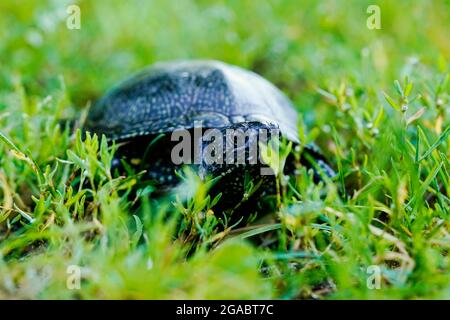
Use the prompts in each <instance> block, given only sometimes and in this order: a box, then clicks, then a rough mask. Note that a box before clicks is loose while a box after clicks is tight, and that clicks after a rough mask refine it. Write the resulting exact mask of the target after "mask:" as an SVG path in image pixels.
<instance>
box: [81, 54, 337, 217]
mask: <svg viewBox="0 0 450 320" xmlns="http://www.w3.org/2000/svg"><path fill="white" fill-rule="evenodd" d="M297 119H298V112H297V111H296V109H295V108H294V106H293V103H292V102H291V101H290V100H289V98H288V97H287V96H286V95H285V94H284V93H283V92H282V91H281V90H280V89H278V88H277V87H276V86H275V85H273V84H272V83H271V82H269V81H268V80H266V79H265V78H263V77H262V76H260V75H258V74H256V73H254V72H252V71H250V70H246V69H244V68H241V67H238V66H234V65H230V64H227V63H224V62H221V61H216V60H180V61H169V62H158V63H155V64H153V65H151V66H149V67H147V68H145V69H143V70H142V71H140V72H138V73H136V74H134V75H132V76H131V77H129V78H127V79H126V80H124V81H122V82H120V83H119V84H117V85H116V86H115V87H113V88H112V89H111V90H110V91H108V92H107V93H106V94H105V95H104V96H103V97H102V98H101V99H100V100H99V101H98V102H97V103H96V104H95V105H94V107H93V108H92V109H91V110H90V111H89V113H88V116H87V119H86V122H85V125H84V129H85V131H87V132H91V133H96V134H98V135H103V134H104V135H105V136H106V137H107V138H108V139H109V140H114V141H116V142H119V145H120V147H119V149H118V151H117V152H116V155H115V158H114V160H113V167H115V168H118V170H123V164H124V163H128V164H131V166H134V167H137V168H139V169H144V170H145V172H146V176H145V177H146V179H148V180H151V181H153V182H154V183H155V184H156V185H157V186H158V188H157V190H170V189H172V188H174V187H175V186H176V185H177V184H178V183H179V178H178V175H177V169H179V167H180V166H179V165H177V164H174V161H173V150H174V147H175V146H176V145H177V143H178V141H174V139H173V134H174V132H181V131H183V130H184V131H187V132H189V133H193V135H194V136H195V132H194V131H195V130H197V129H198V127H199V126H198V124H199V123H200V124H201V128H200V131H201V136H202V137H204V135H205V134H207V131H208V130H209V131H210V130H211V129H215V130H216V132H215V133H222V134H223V137H224V140H223V141H222V143H223V145H225V146H226V148H228V149H231V151H232V152H241V151H242V150H244V151H243V152H244V163H239V164H236V163H231V164H230V163H223V162H221V163H205V162H204V161H201V162H200V163H197V164H195V165H193V166H194V167H195V169H196V170H197V172H198V173H199V175H200V176H201V178H202V179H206V177H212V178H213V179H216V180H217V182H216V183H215V184H214V185H213V187H212V188H211V190H210V192H211V194H213V195H215V194H218V193H221V199H220V201H219V203H218V210H220V211H223V210H229V209H233V210H234V209H236V208H237V207H238V206H239V204H241V203H243V202H245V203H246V206H245V205H243V206H242V207H244V208H245V210H250V211H255V210H256V208H257V207H258V208H259V205H255V204H256V203H258V204H259V200H258V199H261V198H262V197H263V196H265V195H267V194H273V192H274V191H273V186H274V183H273V181H274V177H273V176H271V175H270V174H269V175H262V174H261V168H262V167H264V166H265V167H267V165H264V164H262V163H257V164H255V163H254V162H253V163H252V164H250V163H249V158H250V155H249V147H250V145H251V144H252V143H255V141H259V140H258V138H259V136H260V134H261V132H263V131H264V130H265V131H267V132H270V133H269V134H268V136H266V140H270V139H273V138H274V137H275V135H277V136H278V137H283V138H284V139H286V140H287V141H291V142H292V143H293V144H295V145H298V144H300V140H299V135H298V128H297V125H298V123H297ZM230 131H231V132H234V133H235V132H245V133H246V134H247V136H246V137H245V139H244V145H240V146H237V145H236V141H235V140H234V139H232V141H231V143H230V139H229V137H228V136H227V134H226V133H227V132H230ZM249 132H250V133H252V134H248V133H249ZM252 137H253V138H252ZM216 139H220V138H217V137H216ZM216 139H211V140H210V141H208V139H206V141H205V139H204V138H202V140H201V141H200V142H198V143H199V145H200V149H199V150H200V151H204V150H205V148H207V147H208V145H211V142H212V141H216ZM216 142H218V140H217V141H216ZM194 145H195V142H194ZM258 147H260V145H259V144H258ZM239 148H240V149H239ZM241 149H242V150H241ZM216 152H217V153H219V154H218V158H220V159H224V155H221V154H220V153H221V150H219V151H216ZM195 153H196V151H195V150H194V151H193V154H194V155H191V158H192V157H194V156H195ZM302 154H304V155H306V154H308V155H309V157H305V156H302V158H301V163H302V164H303V165H305V166H307V167H308V168H313V169H314V176H315V180H320V179H321V176H323V174H325V175H326V176H329V177H332V176H334V171H333V169H332V168H331V166H330V165H329V164H328V163H327V161H326V159H325V158H324V156H323V155H322V153H321V152H320V150H319V149H318V148H317V147H316V146H315V145H307V146H304V152H303V153H302ZM216 156H217V155H216ZM311 159H313V160H314V161H313V162H315V164H312V163H311ZM191 160H192V159H191ZM192 162H194V161H192ZM286 167H287V168H290V169H289V170H290V171H291V172H292V171H293V170H294V169H295V166H294V164H293V161H292V159H288V161H287V163H286ZM318 168H319V169H318ZM319 171H320V172H319ZM248 181H253V182H254V183H253V185H254V186H255V185H258V186H259V187H260V188H259V191H258V192H254V193H252V196H251V197H250V198H251V199H253V200H251V199H250V198H249V196H248V194H245V193H246V184H248Z"/></svg>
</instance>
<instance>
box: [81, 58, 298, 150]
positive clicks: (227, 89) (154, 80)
mask: <svg viewBox="0 0 450 320" xmlns="http://www.w3.org/2000/svg"><path fill="white" fill-rule="evenodd" d="M197 121H201V126H202V127H204V128H223V127H227V126H230V125H233V124H237V123H242V122H261V123H264V124H268V125H275V126H277V127H278V128H279V129H280V132H281V133H282V134H283V135H284V136H285V137H287V138H288V139H289V140H292V141H294V142H298V134H297V113H296V111H295V110H294V108H293V106H292V104H291V102H290V101H289V99H288V98H287V97H286V96H285V95H284V94H283V93H282V92H281V91H280V90H279V89H277V88H276V87H275V86H274V85H273V84H271V83H270V82H269V81H267V80H266V79H264V78H262V77H261V76H259V75H257V74H255V73H253V72H251V71H247V70H244V69H242V68H239V67H236V66H232V65H228V64H225V63H222V62H219V61H211V60H197V61H177V62H166V63H157V64H154V65H152V66H150V67H149V68H147V69H145V70H143V71H141V72H140V73H138V74H136V75H134V76H132V77H131V78H129V79H128V80H125V81H124V82H122V83H121V84H119V85H118V86H116V87H115V88H113V89H112V90H111V91H110V92H108V93H107V94H106V95H105V96H104V97H103V98H102V99H101V100H100V101H99V102H98V103H97V104H96V105H95V106H94V108H93V109H92V110H91V111H90V113H89V115H88V118H87V120H86V125H85V128H86V130H87V131H90V132H93V133H97V134H105V135H106V136H107V137H108V138H110V139H114V140H122V139H129V138H132V137H138V136H146V135H153V134H157V133H163V132H171V131H174V130H176V129H191V128H193V127H194V126H196V125H197V124H199V123H200V122H197Z"/></svg>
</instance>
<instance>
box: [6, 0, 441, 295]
mask: <svg viewBox="0 0 450 320" xmlns="http://www.w3.org/2000/svg"><path fill="white" fill-rule="evenodd" d="M72 4H76V5H78V6H79V8H80V13H81V15H80V28H79V29H71V28H68V27H67V19H68V18H71V14H73V12H69V13H68V12H67V11H66V10H67V8H68V7H69V6H70V5H72ZM370 5H377V6H378V8H379V9H380V11H379V13H380V29H372V28H369V27H370V23H369V25H368V21H367V20H368V18H370V17H371V15H372V14H373V13H372V12H369V13H368V12H367V8H368V7H369V6H370ZM72 18H73V17H72ZM371 21H372V20H371ZM449 30H450V3H449V2H448V1H445V0H442V1H439V0H433V1H425V0H423V1H406V0H405V1H402V0H399V1H388V0H386V1H378V0H376V1H375V0H374V1H356V0H353V1H345V2H344V1H337V0H336V1H332V0H326V1H315V0H301V1H290V0H273V1H243V0H236V1H202V0H199V1H187V0H181V1H163V0H160V1H159V0H158V1H156V0H155V1H118V0H117V1H107V0H101V1H56V0H54V1H50V0H48V1H39V2H38V1H31V0H30V1H20V2H18V1H14V0H2V1H0V299H17V298H19V299H102V298H111V299H212V298H216V299H222V298H235V299H270V298H277V299H422V298H427V299H437V298H441V299H450V257H449V249H450V221H449V216H450V175H449V172H450V160H449V159H450V134H449V133H450V100H449V88H450V81H449V62H450V60H449V59H450V42H449V35H450V34H449ZM194 58H208V59H217V60H222V61H225V62H227V63H230V64H235V65H239V66H241V67H244V68H248V69H251V70H253V71H255V72H257V73H259V74H261V75H262V76H264V77H266V78H267V79H269V80H270V81H272V82H273V83H274V84H276V85H277V86H278V87H279V88H281V89H282V90H283V91H284V92H285V93H286V95H287V96H289V97H290V98H291V99H292V101H293V102H294V104H295V106H296V107H297V108H298V110H299V112H300V113H301V115H302V117H301V121H300V123H299V132H300V137H301V140H302V142H304V143H309V142H312V141H315V143H316V144H317V145H318V146H319V147H320V148H321V149H322V151H323V153H324V154H325V156H326V157H327V158H328V159H329V162H330V164H331V166H332V167H333V168H334V169H335V171H336V172H337V175H336V177H335V178H333V179H326V181H322V182H320V183H317V184H315V183H313V182H312V173H311V172H310V171H307V170H306V169H304V168H302V169H301V172H300V174H298V175H296V176H292V177H290V178H289V179H287V178H285V177H284V176H283V175H280V176H279V179H280V184H281V190H282V192H281V194H280V201H281V203H280V205H279V207H278V209H277V210H275V211H276V212H267V213H266V214H265V215H262V216H261V217H256V219H254V220H253V221H250V222H249V223H248V225H246V226H242V225H230V224H228V223H227V222H226V219H225V218H224V216H223V212H215V211H214V206H213V199H211V197H208V190H207V185H206V184H205V183H204V182H203V181H201V180H200V179H199V178H198V176H196V175H195V174H193V173H192V172H190V171H186V172H184V175H185V180H184V182H183V183H182V184H181V185H180V186H179V188H177V189H176V190H174V191H173V192H172V194H169V195H167V196H165V197H163V198H161V197H156V196H154V191H155V188H154V187H152V184H148V185H146V184H142V183H140V179H141V176H142V175H140V173H139V172H135V173H130V174H129V175H126V176H123V175H117V174H115V172H113V171H112V170H111V159H112V157H113V154H114V152H115V150H116V149H117V146H116V145H115V144H114V143H112V142H111V141H107V140H106V139H104V138H102V137H97V136H93V137H91V136H87V137H83V136H82V135H81V133H80V131H77V132H76V133H74V132H72V131H71V130H70V128H68V127H66V126H64V122H62V121H61V119H81V120H80V122H82V119H84V118H85V117H86V113H87V110H88V108H89V107H90V106H91V105H93V104H94V103H95V102H96V101H97V99H98V98H100V97H101V96H102V95H103V94H104V93H105V92H106V91H107V90H108V89H109V88H111V87H112V86H113V85H115V84H116V83H117V82H118V81H120V80H123V79H124V78H126V77H127V76H129V75H130V74H132V73H134V72H136V71H138V70H140V69H142V68H143V67H145V66H147V65H149V64H152V63H154V62H156V61H163V60H173V59H194ZM292 152H294V153H300V152H302V151H301V149H300V150H298V149H295V150H292ZM296 156H298V154H297V155H296ZM186 191H187V192H186ZM183 195H185V197H184V198H183ZM182 198H183V199H182ZM219 201H220V200H219Z"/></svg>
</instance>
